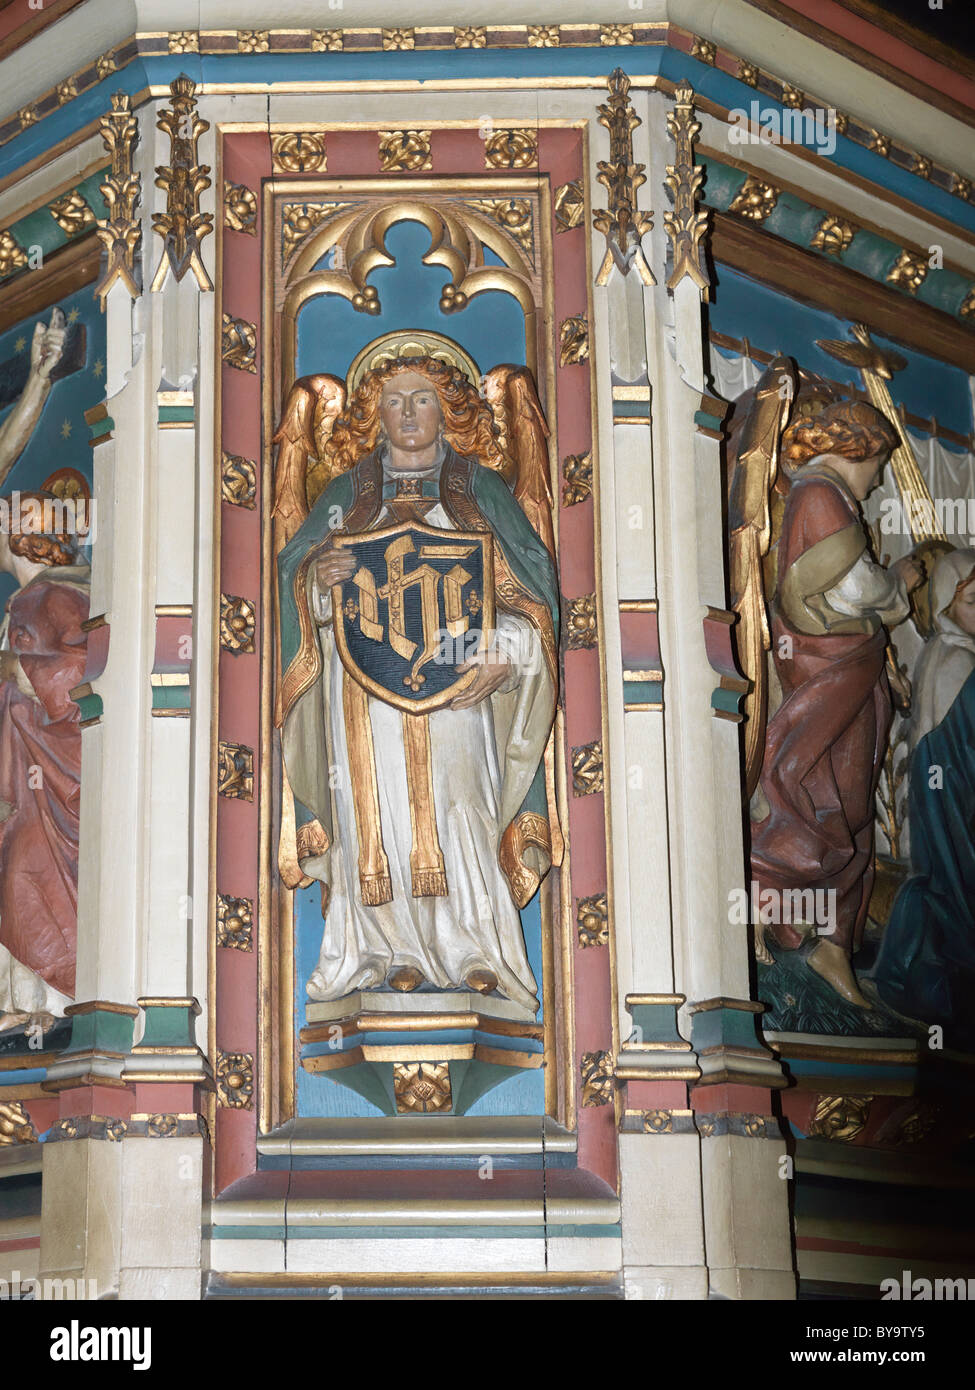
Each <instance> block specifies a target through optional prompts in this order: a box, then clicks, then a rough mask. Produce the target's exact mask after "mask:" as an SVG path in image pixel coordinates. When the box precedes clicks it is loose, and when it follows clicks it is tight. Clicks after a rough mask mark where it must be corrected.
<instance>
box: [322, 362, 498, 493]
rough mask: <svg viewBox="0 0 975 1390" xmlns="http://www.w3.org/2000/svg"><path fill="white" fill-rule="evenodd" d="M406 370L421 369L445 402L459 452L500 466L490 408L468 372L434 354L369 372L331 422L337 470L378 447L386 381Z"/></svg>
mask: <svg viewBox="0 0 975 1390" xmlns="http://www.w3.org/2000/svg"><path fill="white" fill-rule="evenodd" d="M402 372H416V373H418V375H420V376H424V377H426V379H427V381H429V382H430V385H431V386H432V387H433V388H434V390H435V391H436V393H437V399H438V400H439V402H440V413H441V415H442V416H443V433H444V438H445V439H446V441H447V443H448V444H449V445H450V447H451V448H452V449H453V450H454V451H455V452H456V453H458V454H462V455H464V456H465V457H467V458H476V459H479V460H480V461H481V462H482V463H488V464H489V465H490V466H492V467H495V468H496V467H499V466H500V465H501V463H502V462H503V457H502V454H501V449H500V445H499V443H498V430H497V426H496V425H495V423H494V416H493V415H492V414H491V408H490V406H488V405H487V404H486V402H485V401H483V400H482V399H481V397H480V396H479V395H478V393H477V392H476V391H475V389H474V387H473V386H472V385H471V383H470V382H469V381H468V380H467V377H466V376H465V375H464V373H463V372H462V371H460V370H459V368H457V367H452V366H450V365H449V364H448V363H446V362H440V361H438V360H437V359H436V358H435V357H399V358H395V359H394V360H392V361H390V362H384V363H383V364H382V366H380V367H374V368H373V369H372V370H371V371H368V372H366V374H365V376H364V377H363V378H362V381H361V382H360V383H359V385H358V386H357V387H356V389H355V391H353V393H352V395H351V396H350V397H349V399H348V401H347V402H346V406H345V409H344V410H343V411H342V414H341V415H340V416H339V417H338V419H337V420H336V421H335V424H334V425H333V426H332V435H331V438H330V440H329V450H328V451H329V453H330V455H331V456H332V460H333V467H334V469H335V471H336V472H338V473H342V472H345V470H346V469H349V468H352V467H353V466H354V465H355V464H356V463H358V461H359V459H361V458H362V457H364V455H366V454H369V453H371V452H372V451H373V449H375V447H376V444H377V442H378V439H379V433H380V429H381V426H382V421H381V419H380V415H379V403H380V399H381V397H382V393H383V387H384V386H385V385H386V383H387V381H389V380H390V379H391V378H392V377H394V376H399V375H400V374H401V373H402Z"/></svg>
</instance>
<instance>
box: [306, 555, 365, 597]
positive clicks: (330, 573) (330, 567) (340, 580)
mask: <svg viewBox="0 0 975 1390" xmlns="http://www.w3.org/2000/svg"><path fill="white" fill-rule="evenodd" d="M355 568H356V561H355V556H354V555H353V554H352V552H351V551H350V550H330V551H328V552H327V553H326V554H325V555H323V556H322V558H321V559H320V560H319V561H318V564H317V566H316V568H315V578H316V579H317V580H318V587H319V589H330V588H331V587H332V585H333V584H344V583H345V581H346V580H347V579H351V578H352V576H353V575H354V574H355Z"/></svg>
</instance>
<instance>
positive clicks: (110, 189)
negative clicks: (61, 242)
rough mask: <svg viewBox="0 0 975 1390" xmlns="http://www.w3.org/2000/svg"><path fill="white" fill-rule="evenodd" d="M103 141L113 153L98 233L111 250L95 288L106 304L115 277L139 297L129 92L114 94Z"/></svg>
mask: <svg viewBox="0 0 975 1390" xmlns="http://www.w3.org/2000/svg"><path fill="white" fill-rule="evenodd" d="M98 124H99V126H100V127H101V132H102V142H103V144H104V146H105V149H106V151H107V152H108V154H109V155H110V156H111V160H112V169H111V173H109V175H108V176H107V178H106V179H105V182H104V183H103V184H101V185H100V189H101V194H102V197H103V198H104V199H105V202H106V204H107V205H108V217H107V218H106V219H105V220H104V221H99V222H98V236H99V239H100V240H101V241H102V243H103V244H104V246H105V250H106V251H107V253H108V257H107V259H108V264H107V265H106V268H105V274H104V275H103V276H102V278H101V281H100V282H99V285H98V288H97V290H96V291H95V293H96V294H97V296H98V298H99V299H100V301H101V304H102V308H103V309H104V307H105V299H106V296H107V295H108V292H109V290H110V289H111V288H112V286H113V285H114V284H115V282H116V280H121V281H122V284H123V285H124V286H125V288H126V289H127V290H128V292H129V294H130V295H131V297H132V298H133V299H138V297H139V292H140V291H139V285H138V281H137V278H136V261H135V257H136V249H137V247H138V245H139V239H140V237H141V236H142V225H141V222H140V219H139V217H138V216H137V213H136V208H137V207H138V203H139V197H140V194H141V189H142V182H141V179H140V177H139V175H138V174H136V173H134V172H133V168H132V156H133V152H134V150H135V146H136V141H137V140H138V138H139V123H138V121H137V120H136V118H135V116H134V115H133V114H132V107H131V98H130V97H129V95H128V93H127V92H115V93H113V95H112V109H111V111H110V112H109V113H108V115H106V116H102V118H101V120H100V121H99V123H98Z"/></svg>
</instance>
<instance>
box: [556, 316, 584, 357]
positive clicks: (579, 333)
mask: <svg viewBox="0 0 975 1390" xmlns="http://www.w3.org/2000/svg"><path fill="white" fill-rule="evenodd" d="M588 357H589V322H588V320H587V319H586V318H585V316H584V315H582V314H576V315H574V316H573V317H572V318H568V319H564V320H563V322H562V323H561V325H560V326H559V365H560V366H562V367H572V366H574V365H575V364H576V363H578V362H585V361H586V360H587V359H588Z"/></svg>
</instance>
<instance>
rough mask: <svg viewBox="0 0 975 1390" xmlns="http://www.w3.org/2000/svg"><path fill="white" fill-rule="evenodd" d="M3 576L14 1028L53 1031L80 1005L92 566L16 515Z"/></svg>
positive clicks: (0, 632)
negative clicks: (6, 581) (79, 700)
mask: <svg viewBox="0 0 975 1390" xmlns="http://www.w3.org/2000/svg"><path fill="white" fill-rule="evenodd" d="M51 500H52V499H50V498H48V497H46V496H45V495H44V494H39V493H33V494H28V493H21V494H18V495H16V496H15V503H16V502H18V501H19V508H20V510H21V512H22V513H23V509H24V508H25V507H29V506H30V505H31V503H32V502H34V503H35V504H36V503H37V502H40V503H42V504H44V503H46V504H47V505H48V506H49V505H50V503H51ZM6 506H7V508H11V503H10V502H9V501H8V502H7V504H6ZM16 509H17V508H16V507H13V510H16ZM7 514H8V515H10V512H9V511H8V513H7ZM34 515H35V517H37V516H39V515H40V512H39V511H36V512H35V513H34ZM0 570H3V571H6V572H7V573H8V574H12V575H13V576H14V578H15V579H17V581H18V583H19V585H20V587H19V588H18V589H17V591H16V593H15V594H14V595H13V597H12V598H11V599H10V601H9V603H8V604H7V612H6V617H5V618H4V622H3V625H2V628H0V1030H5V1029H10V1028H13V1027H17V1026H18V1025H20V1024H22V1023H27V1024H29V1023H30V1022H31V1021H39V1022H40V1023H41V1026H42V1027H49V1026H50V1023H51V1021H52V1020H53V1016H57V1015H63V1013H64V1011H65V1008H66V1006H67V1005H68V1004H69V1003H70V1002H71V1001H72V998H73V996H74V989H75V958H76V945H77V905H78V823H79V801H80V781H81V728H80V718H81V714H80V711H79V709H78V706H77V705H76V704H75V703H74V702H73V701H72V700H71V698H70V695H69V691H71V690H72V689H73V688H74V687H75V686H77V685H79V684H80V683H81V682H82V680H83V678H84V670H85V655H86V652H85V648H86V642H87V634H86V633H85V631H84V630H83V628H82V624H83V623H84V621H85V619H86V618H87V617H88V599H89V569H88V566H87V565H86V564H84V563H83V561H82V560H81V559H80V554H79V547H78V538H77V537H75V536H72V535H67V534H63V533H58V532H53V531H42V530H37V529H31V530H22V529H20V528H19V527H18V525H17V518H16V517H15V518H13V524H12V525H11V526H9V527H7V528H5V529H3V530H0Z"/></svg>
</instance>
